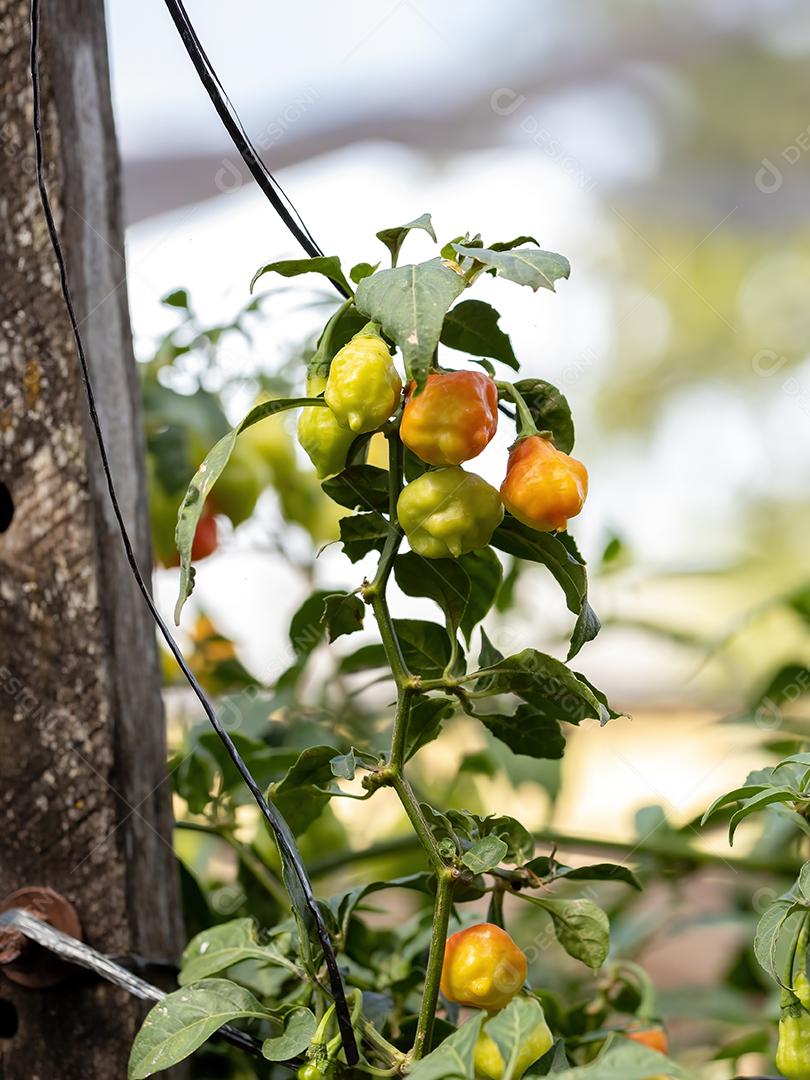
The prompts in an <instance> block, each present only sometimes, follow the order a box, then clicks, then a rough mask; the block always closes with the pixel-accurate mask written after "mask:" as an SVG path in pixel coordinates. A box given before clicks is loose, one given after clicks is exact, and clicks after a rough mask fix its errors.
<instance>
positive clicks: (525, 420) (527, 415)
mask: <svg viewBox="0 0 810 1080" xmlns="http://www.w3.org/2000/svg"><path fill="white" fill-rule="evenodd" d="M495 385H496V386H497V387H498V389H499V390H500V391H501V393H502V394H504V396H506V397H508V398H511V399H512V401H514V403H515V408H516V410H517V437H518V438H519V439H525V438H527V436H529V435H539V434H540V431H539V429H538V427H537V424H535V422H534V417H533V416H532V414H531V412H530V410H529V406H528V405H527V404H526V402H525V400H524V398H523V395H522V394H521V392H520V391H519V390H518V389H516V387H515V386H514V385H513V384H512V383H510V382H496V383H495Z"/></svg>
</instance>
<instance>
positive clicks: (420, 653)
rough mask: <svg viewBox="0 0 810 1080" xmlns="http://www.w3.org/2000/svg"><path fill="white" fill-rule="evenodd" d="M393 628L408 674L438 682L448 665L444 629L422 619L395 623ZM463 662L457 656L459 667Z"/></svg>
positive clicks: (448, 652)
mask: <svg viewBox="0 0 810 1080" xmlns="http://www.w3.org/2000/svg"><path fill="white" fill-rule="evenodd" d="M394 628H395V630H396V632H397V637H398V638H399V644H400V646H401V648H402V655H403V657H404V658H405V663H406V664H407V666H408V667H409V668H410V670H411V671H412V672H414V674H416V675H421V676H422V678H423V679H438V678H441V676H442V673H443V672H444V669H445V667H446V666H447V664H448V663H449V662H450V639H449V638H448V636H447V631H446V630H445V629H444V627H443V626H439V625H438V623H432V622H427V621H425V620H423V619H394ZM459 652H460V650H459ZM463 659H464V658H463V655H460V657H459V665H458V666H461V665H463Z"/></svg>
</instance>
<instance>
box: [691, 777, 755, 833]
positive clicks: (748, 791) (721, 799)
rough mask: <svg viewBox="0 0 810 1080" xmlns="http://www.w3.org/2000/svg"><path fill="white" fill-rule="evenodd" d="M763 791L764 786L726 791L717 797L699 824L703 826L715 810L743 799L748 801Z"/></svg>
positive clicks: (752, 785)
mask: <svg viewBox="0 0 810 1080" xmlns="http://www.w3.org/2000/svg"><path fill="white" fill-rule="evenodd" d="M765 790H766V785H765V784H746V785H744V786H743V787H738V788H734V790H733V791H727V792H726V793H725V795H718V796H717V798H716V799H715V800H714V802H713V803H712V804H711V806H710V807H709V808H708V810H707V811H706V812H705V814H704V815H703V817H702V818H701V819H700V824H701V825H705V824H706V822H707V821H708V820H709V818H710V817H711V816H712V814H714V813H715V812H716V811H717V810H722V808H723V807H724V806H730V805H731V804H732V803H736V802H741V801H742V800H743V799H750V798H751V796H752V795H758V794H759V792H760V791H765Z"/></svg>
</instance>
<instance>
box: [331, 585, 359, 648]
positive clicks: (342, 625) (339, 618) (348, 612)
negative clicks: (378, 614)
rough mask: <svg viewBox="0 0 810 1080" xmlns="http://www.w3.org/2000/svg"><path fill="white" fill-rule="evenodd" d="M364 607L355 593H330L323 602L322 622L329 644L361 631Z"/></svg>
mask: <svg viewBox="0 0 810 1080" xmlns="http://www.w3.org/2000/svg"><path fill="white" fill-rule="evenodd" d="M365 613H366V605H365V604H364V603H363V601H362V600H361V599H360V597H359V596H357V594H356V593H332V594H331V595H330V596H327V597H326V599H325V600H324V607H323V621H324V622H325V623H326V631H327V634H328V637H329V640H330V642H331V641H336V640H337V639H338V638H339V637H343V636H344V635H345V634H354V633H355V632H356V631H357V630H362V629H363V618H364V616H365Z"/></svg>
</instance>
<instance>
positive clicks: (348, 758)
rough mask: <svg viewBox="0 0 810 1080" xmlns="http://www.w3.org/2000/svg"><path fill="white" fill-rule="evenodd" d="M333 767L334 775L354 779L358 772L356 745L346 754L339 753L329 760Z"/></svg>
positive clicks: (342, 778) (343, 778) (344, 778)
mask: <svg viewBox="0 0 810 1080" xmlns="http://www.w3.org/2000/svg"><path fill="white" fill-rule="evenodd" d="M329 765H330V767H331V769H332V776H336V777H338V778H339V779H341V780H354V775H355V773H356V772H357V757H356V755H355V752H354V747H352V749H351V750H349V752H348V753H346V754H337V755H336V756H335V757H333V758H332V760H331V761H330V762H329Z"/></svg>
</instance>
